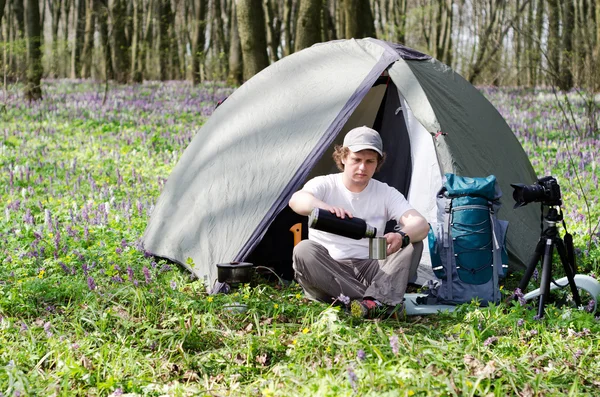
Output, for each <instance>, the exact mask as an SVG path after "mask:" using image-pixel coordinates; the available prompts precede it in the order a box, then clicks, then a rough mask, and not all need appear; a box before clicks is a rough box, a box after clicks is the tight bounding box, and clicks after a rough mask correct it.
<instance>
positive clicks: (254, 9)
mask: <svg viewBox="0 0 600 397" xmlns="http://www.w3.org/2000/svg"><path fill="white" fill-rule="evenodd" d="M236 6H237V21H238V31H239V33H240V42H241V46H242V58H243V60H244V80H248V79H250V78H251V77H252V76H254V75H255V74H256V73H258V72H260V71H261V70H263V69H264V68H266V67H267V66H268V65H269V58H268V55H267V39H266V35H265V16H264V13H263V8H262V5H261V1H260V0H236Z"/></svg>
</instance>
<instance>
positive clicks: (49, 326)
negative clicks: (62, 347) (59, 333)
mask: <svg viewBox="0 0 600 397" xmlns="http://www.w3.org/2000/svg"><path fill="white" fill-rule="evenodd" d="M51 327H52V324H50V321H47V322H45V323H44V332H45V333H46V335H47V336H48V338H49V337H51V336H52V331H50V328H51Z"/></svg>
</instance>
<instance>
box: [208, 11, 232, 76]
mask: <svg viewBox="0 0 600 397" xmlns="http://www.w3.org/2000/svg"><path fill="white" fill-rule="evenodd" d="M210 25H211V26H210V35H211V43H210V47H211V50H212V51H211V53H212V62H211V63H212V65H213V68H214V70H213V71H212V79H213V80H222V79H223V78H225V77H226V76H227V72H226V70H227V61H228V58H227V50H228V49H227V48H225V34H224V33H223V18H221V1H220V0H212V1H211V7H210Z"/></svg>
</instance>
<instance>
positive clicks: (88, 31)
mask: <svg viewBox="0 0 600 397" xmlns="http://www.w3.org/2000/svg"><path fill="white" fill-rule="evenodd" d="M81 1H84V0H81ZM94 22H95V18H94V0H85V31H84V39H83V48H82V50H81V78H83V79H86V78H88V77H90V76H91V68H92V48H93V45H94Z"/></svg>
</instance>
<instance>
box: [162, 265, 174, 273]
mask: <svg viewBox="0 0 600 397" xmlns="http://www.w3.org/2000/svg"><path fill="white" fill-rule="evenodd" d="M160 271H161V272H163V273H166V272H170V271H171V266H169V265H167V264H164V265H162V267H161V268H160Z"/></svg>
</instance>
